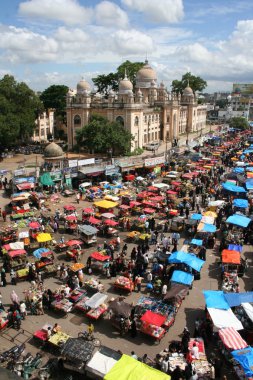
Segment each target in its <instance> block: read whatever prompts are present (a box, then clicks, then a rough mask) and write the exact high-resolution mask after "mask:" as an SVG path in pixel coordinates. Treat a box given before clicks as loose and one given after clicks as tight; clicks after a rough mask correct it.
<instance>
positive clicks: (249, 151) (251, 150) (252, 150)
mask: <svg viewBox="0 0 253 380" xmlns="http://www.w3.org/2000/svg"><path fill="white" fill-rule="evenodd" d="M252 152H253V148H248V149H245V150H244V151H243V153H244V154H248V153H252Z"/></svg>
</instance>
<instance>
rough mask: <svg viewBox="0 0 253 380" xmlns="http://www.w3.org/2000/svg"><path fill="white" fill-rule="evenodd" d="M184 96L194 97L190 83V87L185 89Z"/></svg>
mask: <svg viewBox="0 0 253 380" xmlns="http://www.w3.org/2000/svg"><path fill="white" fill-rule="evenodd" d="M183 95H184V96H193V91H192V88H191V87H190V86H189V83H188V86H187V87H185V89H184V91H183Z"/></svg>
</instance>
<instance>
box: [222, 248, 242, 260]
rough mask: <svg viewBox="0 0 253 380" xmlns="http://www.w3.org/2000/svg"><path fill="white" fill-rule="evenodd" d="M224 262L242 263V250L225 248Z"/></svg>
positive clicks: (223, 253)
mask: <svg viewBox="0 0 253 380" xmlns="http://www.w3.org/2000/svg"><path fill="white" fill-rule="evenodd" d="M221 257H222V262H223V264H240V263H241V256H240V252H238V251H233V250H231V249H223V251H222V253H221Z"/></svg>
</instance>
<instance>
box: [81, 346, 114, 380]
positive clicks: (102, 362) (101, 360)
mask: <svg viewBox="0 0 253 380" xmlns="http://www.w3.org/2000/svg"><path fill="white" fill-rule="evenodd" d="M116 363H117V360H115V359H114V358H111V357H110V356H107V355H103V354H102V353H101V352H96V353H95V354H94V355H93V357H92V358H91V360H90V361H89V362H88V363H87V365H86V367H85V371H87V372H91V373H92V374H94V372H95V375H98V376H99V378H102V377H104V376H105V375H106V374H107V373H108V372H109V371H110V369H112V367H113V366H114V365H115V364H116Z"/></svg>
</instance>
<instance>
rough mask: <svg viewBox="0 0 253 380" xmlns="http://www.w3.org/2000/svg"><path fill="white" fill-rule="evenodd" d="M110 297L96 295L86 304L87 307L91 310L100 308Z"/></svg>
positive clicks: (100, 294)
mask: <svg viewBox="0 0 253 380" xmlns="http://www.w3.org/2000/svg"><path fill="white" fill-rule="evenodd" d="M107 297H108V295H107V294H102V293H99V292H98V293H96V294H94V295H93V296H92V297H91V298H89V299H88V300H87V301H86V302H85V305H86V306H88V307H90V308H91V309H96V308H97V307H99V306H100V305H102V303H104V302H105V300H106V299H107Z"/></svg>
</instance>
